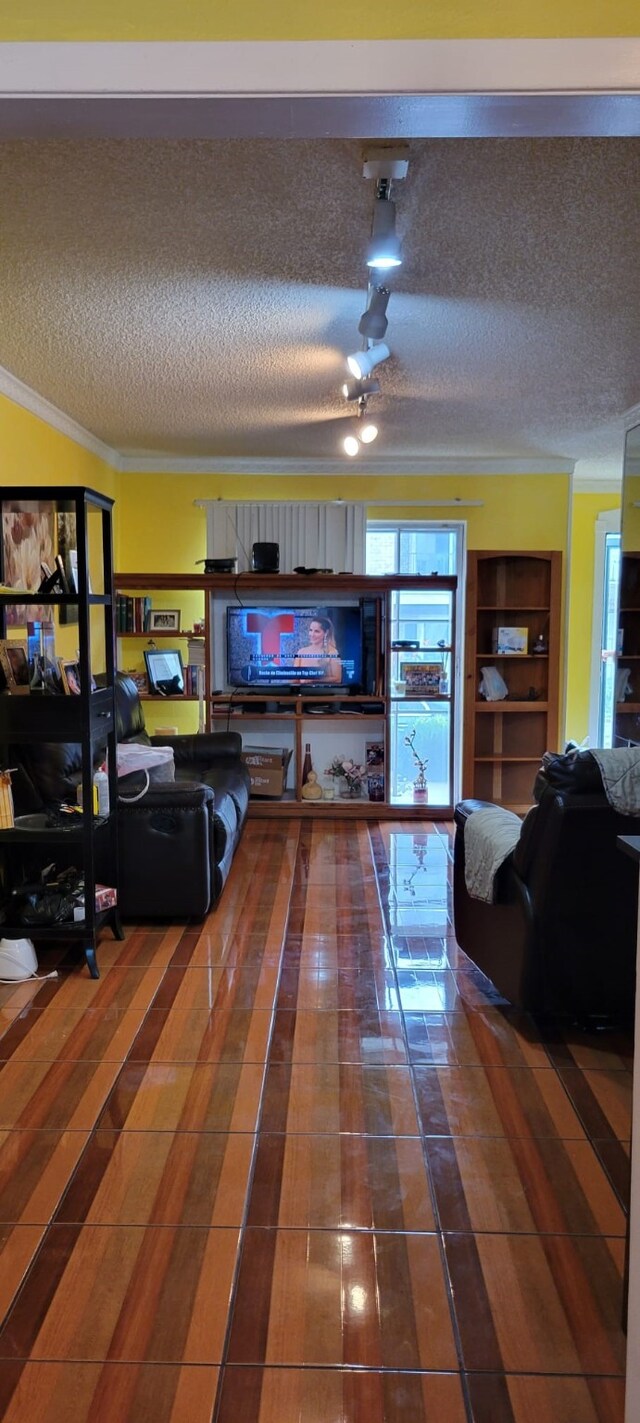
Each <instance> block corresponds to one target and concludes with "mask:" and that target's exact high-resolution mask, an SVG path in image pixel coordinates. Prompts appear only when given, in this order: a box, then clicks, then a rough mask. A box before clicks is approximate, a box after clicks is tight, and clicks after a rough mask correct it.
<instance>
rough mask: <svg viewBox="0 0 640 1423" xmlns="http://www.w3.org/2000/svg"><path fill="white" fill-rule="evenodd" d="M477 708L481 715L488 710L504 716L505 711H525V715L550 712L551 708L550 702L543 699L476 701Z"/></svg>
mask: <svg viewBox="0 0 640 1423" xmlns="http://www.w3.org/2000/svg"><path fill="white" fill-rule="evenodd" d="M475 709H476V712H479V713H480V715H482V713H487V712H493V713H494V714H495V713H496V712H497V713H499V714H500V716H503V715H504V713H505V712H524V713H525V715H526V713H527V712H548V710H549V703H548V702H542V701H541V702H533V701H531V702H530V701H526V702H506V701H504V702H476V704H475Z"/></svg>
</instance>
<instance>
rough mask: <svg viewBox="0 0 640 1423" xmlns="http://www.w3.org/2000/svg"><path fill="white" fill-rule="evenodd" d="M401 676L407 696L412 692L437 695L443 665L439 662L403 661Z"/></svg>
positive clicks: (431, 695)
mask: <svg viewBox="0 0 640 1423" xmlns="http://www.w3.org/2000/svg"><path fill="white" fill-rule="evenodd" d="M400 676H401V679H402V681H403V682H404V685H405V692H406V695H407V696H409V695H410V694H411V693H412V692H423V693H426V694H427V695H428V696H430V697H437V695H438V692H439V689H440V678H441V676H442V666H441V664H440V663H439V662H402V663H401V664H400Z"/></svg>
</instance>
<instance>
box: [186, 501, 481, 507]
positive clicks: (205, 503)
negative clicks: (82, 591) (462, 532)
mask: <svg viewBox="0 0 640 1423" xmlns="http://www.w3.org/2000/svg"><path fill="white" fill-rule="evenodd" d="M193 503H194V506H195V507H196V508H197V509H208V508H209V507H210V505H212V504H274V505H276V504H282V505H286V507H287V508H288V507H289V506H290V505H291V504H335V505H338V506H339V505H341V504H362V505H363V506H364V507H365V508H367V509H484V499H194V501H193Z"/></svg>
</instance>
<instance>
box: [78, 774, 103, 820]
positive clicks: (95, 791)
mask: <svg viewBox="0 0 640 1423" xmlns="http://www.w3.org/2000/svg"><path fill="white" fill-rule="evenodd" d="M91 799H92V803H93V813H94V815H100V816H102V815H108V814H109V777H108V775H107V772H106V768H105V766H104V765H102V766H100V768H99V770H97V771H94V773H93V782H92V792H91ZM77 803H78V805H82V781H81V782H80V784H79V786H78V791H77Z"/></svg>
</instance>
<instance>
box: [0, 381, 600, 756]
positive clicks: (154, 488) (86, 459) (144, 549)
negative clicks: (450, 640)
mask: <svg viewBox="0 0 640 1423" xmlns="http://www.w3.org/2000/svg"><path fill="white" fill-rule="evenodd" d="M0 443H1V448H2V451H3V474H2V485H3V487H4V488H7V487H9V486H11V485H30V484H37V483H41V484H54V483H59V484H88V485H90V486H91V487H93V488H95V489H99V490H101V491H102V492H103V493H105V494H110V495H111V496H112V497H115V499H116V506H115V524H114V531H115V563H116V567H117V568H118V569H119V570H122V571H125V572H127V571H128V572H159V571H163V570H164V571H166V572H192V571H193V572H195V571H196V570H195V562H196V559H198V558H203V557H204V555H205V551H206V535H205V523H206V521H205V515H204V512H203V510H201V509H197V508H195V507H194V502H193V501H194V499H207V498H216V497H217V496H220V497H221V498H225V499H243V498H247V497H250V498H252V499H265V498H266V499H269V498H271V499H291V498H298V499H335V498H344V499H356V500H361V499H366V500H367V502H368V505H369V513H370V515H371V517H373V518H375V517H382V518H387V517H390V518H394V517H397V518H402V519H406V518H411V517H416V518H424V517H430V518H434V519H447V518H451V519H453V518H459V519H464V520H465V521H466V524H467V533H468V544H469V547H470V548H523V549H524V548H531V549H535V548H556V549H560V550H561V551H562V552H563V554H564V556H565V562H566V556H567V528H568V513H569V508H568V501H569V480H568V477H567V476H566V475H562V474H548V475H517V476H509V475H461V476H456V475H446V476H441V477H438V478H433V477H431V478H429V477H424V478H421V477H418V476H398V477H395V478H389V477H379V478H375V479H363V478H361V477H358V476H348V475H344V476H343V475H335V476H326V477H325V476H322V477H315V478H312V477H300V478H299V479H294V478H292V477H282V478H280V479H278V478H274V477H272V476H269V477H267V476H254V477H252V479H251V481H250V482H249V481H248V480H247V478H246V476H240V475H215V476H214V475H169V474H159V475H154V474H116V473H115V472H114V471H113V470H110V469H109V467H108V466H107V465H105V464H104V463H103V461H102V460H100V459H99V458H98V457H97V456H96V455H93V454H90V453H89V452H88V451H86V450H84V449H82V448H81V446H79V445H76V444H74V442H73V441H72V440H70V439H68V438H67V437H66V436H65V435H62V434H60V433H59V432H58V431H56V430H53V429H51V427H50V426H48V425H47V424H45V422H44V421H42V420H40V419H38V418H37V417H36V416H34V415H32V414H30V413H29V412H28V411H26V410H23V409H22V408H21V407H20V406H19V405H15V404H14V403H13V402H12V401H10V400H8V399H7V398H6V397H4V396H0ZM376 496H377V497H378V498H379V499H385V500H388V499H389V498H391V497H392V496H395V497H397V498H398V499H400V500H405V499H416V500H417V501H421V500H428V499H438V500H441V499H448V498H450V499H451V500H452V503H451V505H450V506H449V507H448V508H444V509H440V508H436V509H431V510H425V509H420V508H417V507H416V508H415V510H413V511H412V510H411V509H408V508H404V507H402V506H397V507H396V508H388V507H379V506H376V503H375V500H376ZM456 497H458V498H460V499H479V500H482V501H483V507H482V508H479V509H473V508H472V509H469V508H466V509H465V508H461V509H459V508H457V507H456V504H455V499H456ZM615 502H616V501H615V500H614V499H612V498H611V496H609V495H591V494H578V495H575V496H574V500H573V538H572V545H573V546H572V560H571V581H570V617H569V646H568V664H567V673H568V717H567V733H568V734H569V735H571V736H575V737H576V739H578V740H581V739H582V737H583V736H584V735H586V730H587V719H588V702H589V669H590V649H591V609H592V603H593V548H594V532H595V521H596V518H597V515H598V514H599V513H600V512H601V511H602V510H603V509H607V508H613V507H615ZM165 601H166V599H165ZM169 601H170V600H169ZM155 603H156V606H158V607H160V606H161V600H160V598H159V596H156V599H155ZM189 612H193V615H194V616H198V615H199V608H195V607H194V608H193V609H192V610H191V609H190V610H185V616H186V615H187V613H189ZM61 632H62V635H65V630H64V629H63V630H61ZM66 633H67V635H70V636H71V637H72V638H73V636H74V634H73V631H72V629H68V630H66ZM60 651H62V652H64V651H65V649H64V648H61V649H60ZM184 710H185V712H186V711H187V708H185V709H184Z"/></svg>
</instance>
